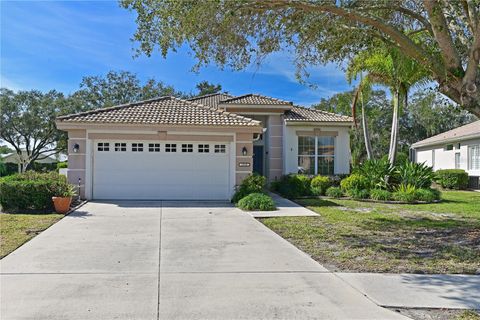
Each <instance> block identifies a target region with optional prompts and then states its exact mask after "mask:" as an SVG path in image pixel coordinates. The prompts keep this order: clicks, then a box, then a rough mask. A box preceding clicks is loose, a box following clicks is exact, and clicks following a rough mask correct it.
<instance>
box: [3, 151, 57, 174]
mask: <svg viewBox="0 0 480 320" xmlns="http://www.w3.org/2000/svg"><path fill="white" fill-rule="evenodd" d="M0 156H1V157H2V160H3V162H4V163H15V164H17V165H18V164H20V163H21V162H22V161H20V156H19V155H18V154H17V153H16V152H12V153H6V154H2V155H0ZM21 157H22V158H23V159H27V158H28V156H27V152H26V151H25V150H22V156H21ZM61 157H63V158H65V155H63V156H61ZM59 159H60V158H59ZM59 159H57V158H56V157H54V156H48V157H45V156H43V155H41V156H40V157H39V159H37V160H35V162H37V163H56V162H59V161H61V160H59ZM18 171H19V172H20V167H19V168H18Z"/></svg>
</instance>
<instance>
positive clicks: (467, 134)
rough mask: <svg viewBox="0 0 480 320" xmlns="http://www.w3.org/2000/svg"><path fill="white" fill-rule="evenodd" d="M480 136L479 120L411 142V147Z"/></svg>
mask: <svg viewBox="0 0 480 320" xmlns="http://www.w3.org/2000/svg"><path fill="white" fill-rule="evenodd" d="M473 138H480V120H478V121H475V122H472V123H469V124H466V125H464V126H461V127H458V128H455V129H453V130H450V131H447V132H443V133H440V134H437V135H435V136H433V137H430V138H427V139H425V140H421V141H418V142H415V143H414V144H412V147H413V148H417V147H425V146H430V145H438V144H444V143H447V142H453V141H459V140H466V139H473Z"/></svg>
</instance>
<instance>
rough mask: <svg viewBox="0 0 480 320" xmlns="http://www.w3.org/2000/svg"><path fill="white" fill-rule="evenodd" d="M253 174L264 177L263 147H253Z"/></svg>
mask: <svg viewBox="0 0 480 320" xmlns="http://www.w3.org/2000/svg"><path fill="white" fill-rule="evenodd" d="M253 172H255V173H258V174H259V175H262V176H263V146H253Z"/></svg>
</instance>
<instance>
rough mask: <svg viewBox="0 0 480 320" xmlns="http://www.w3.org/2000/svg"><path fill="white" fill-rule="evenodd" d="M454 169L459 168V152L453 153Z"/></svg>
mask: <svg viewBox="0 0 480 320" xmlns="http://www.w3.org/2000/svg"><path fill="white" fill-rule="evenodd" d="M455 169H460V152H456V153H455Z"/></svg>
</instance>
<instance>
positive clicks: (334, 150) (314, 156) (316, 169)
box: [297, 136, 337, 175]
mask: <svg viewBox="0 0 480 320" xmlns="http://www.w3.org/2000/svg"><path fill="white" fill-rule="evenodd" d="M299 137H302V136H297V147H298V148H297V163H298V158H300V157H312V156H313V159H314V160H313V165H314V174H315V175H318V174H319V173H318V159H319V158H327V157H332V158H333V174H335V157H336V149H337V148H336V145H337V139H336V138H337V137H335V136H326V137H330V138H333V155H331V156H330V155H328V156H326V155H319V154H318V138H321V137H325V136H315V137H314V138H315V146H314V148H315V154H314V155H301V154H299V152H298V151H299V149H300V146H299V145H298V138H299Z"/></svg>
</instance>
